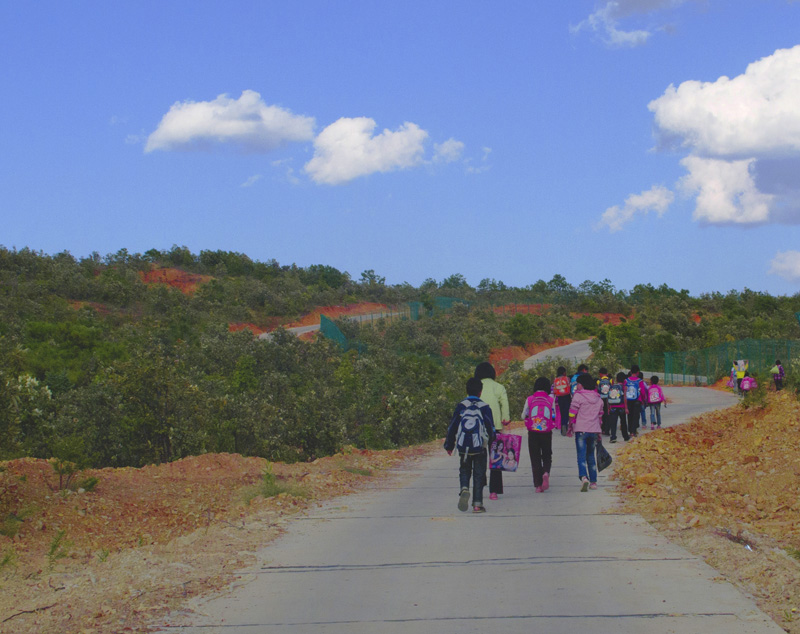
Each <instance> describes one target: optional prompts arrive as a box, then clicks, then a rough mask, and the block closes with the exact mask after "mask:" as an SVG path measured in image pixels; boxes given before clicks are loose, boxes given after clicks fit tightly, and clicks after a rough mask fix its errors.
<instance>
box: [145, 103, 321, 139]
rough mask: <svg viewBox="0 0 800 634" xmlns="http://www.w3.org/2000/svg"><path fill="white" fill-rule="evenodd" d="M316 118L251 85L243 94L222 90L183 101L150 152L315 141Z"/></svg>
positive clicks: (167, 117)
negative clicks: (272, 100) (270, 99)
mask: <svg viewBox="0 0 800 634" xmlns="http://www.w3.org/2000/svg"><path fill="white" fill-rule="evenodd" d="M313 136H314V119H313V118H312V117H306V116H302V115H295V114H293V113H292V112H290V111H289V110H286V109H284V108H281V107H279V106H270V105H267V104H266V103H264V101H263V100H262V99H261V95H260V94H259V93H257V92H255V91H253V90H245V91H244V92H242V95H241V97H239V98H238V99H231V98H230V97H228V96H227V95H220V96H218V97H217V98H216V99H214V100H212V101H184V102H177V103H175V104H173V106H172V107H171V108H170V109H169V112H167V114H165V115H164V117H163V118H162V119H161V122H160V123H159V124H158V127H157V128H156V130H155V131H154V132H153V133H152V134H151V135H150V136H149V137H148V139H147V143H146V145H145V152H152V151H154V150H208V149H212V148H215V147H219V146H223V145H230V146H233V147H236V148H238V149H242V150H246V151H253V152H267V151H270V150H273V149H275V148H277V147H279V146H281V145H283V144H285V143H288V142H294V141H310V140H311V139H312V138H313Z"/></svg>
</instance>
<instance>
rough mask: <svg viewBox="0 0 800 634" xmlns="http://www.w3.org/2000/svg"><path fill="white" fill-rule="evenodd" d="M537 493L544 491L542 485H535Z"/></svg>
mask: <svg viewBox="0 0 800 634" xmlns="http://www.w3.org/2000/svg"><path fill="white" fill-rule="evenodd" d="M536 492H537V493H544V489H543V488H542V487H536Z"/></svg>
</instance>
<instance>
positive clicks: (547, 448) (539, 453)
mask: <svg viewBox="0 0 800 634" xmlns="http://www.w3.org/2000/svg"><path fill="white" fill-rule="evenodd" d="M528 453H529V454H530V456H531V471H533V486H535V487H540V486H542V482H543V481H544V480H543V477H544V474H545V473H550V468H551V467H552V465H553V432H551V431H548V432H541V431H529V432H528Z"/></svg>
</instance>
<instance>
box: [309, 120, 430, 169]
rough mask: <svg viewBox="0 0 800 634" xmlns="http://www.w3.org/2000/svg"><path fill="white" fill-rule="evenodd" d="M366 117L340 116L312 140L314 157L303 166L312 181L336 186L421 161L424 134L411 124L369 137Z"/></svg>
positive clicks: (371, 123) (372, 123)
mask: <svg viewBox="0 0 800 634" xmlns="http://www.w3.org/2000/svg"><path fill="white" fill-rule="evenodd" d="M375 126H376V123H375V121H374V120H372V119H369V118H367V117H357V118H346V117H342V118H341V119H339V120H338V121H335V122H333V123H332V124H330V125H329V126H328V127H327V128H325V129H324V130H323V131H322V132H320V134H319V136H317V138H316V139H314V157H313V158H312V159H311V160H310V161H309V162H308V163H306V165H305V171H306V173H307V174H308V175H309V176H310V177H311V179H312V180H314V182H316V183H323V184H326V185H338V184H341V183H345V182H347V181H350V180H353V179H354V178H358V177H359V176H366V175H368V174H373V173H375V172H390V171H394V170H398V169H405V168H409V167H414V166H415V165H418V164H420V163H421V162H422V155H423V152H424V142H425V139H426V138H427V137H428V133H427V132H426V131H425V130H423V129H421V128H420V127H419V126H417V125H416V124H414V123H404V124H403V125H402V126H400V128H399V129H398V130H396V131H394V132H392V131H391V130H384V131H383V132H381V133H380V134H378V135H376V136H373V135H372V133H373V131H374V130H375Z"/></svg>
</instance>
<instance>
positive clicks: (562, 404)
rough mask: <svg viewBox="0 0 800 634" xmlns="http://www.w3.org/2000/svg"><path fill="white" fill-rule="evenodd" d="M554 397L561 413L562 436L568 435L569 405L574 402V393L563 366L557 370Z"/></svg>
mask: <svg viewBox="0 0 800 634" xmlns="http://www.w3.org/2000/svg"><path fill="white" fill-rule="evenodd" d="M553 396H555V397H556V404H557V405H558V411H559V412H560V413H561V435H562V436H566V435H567V423H568V422H569V405H570V403H571V402H572V393H571V390H570V385H569V377H568V376H567V368H565V367H564V366H563V365H562V366H559V368H558V369H557V370H556V378H555V379H553Z"/></svg>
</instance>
